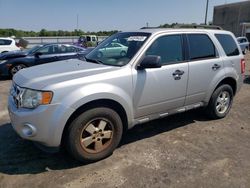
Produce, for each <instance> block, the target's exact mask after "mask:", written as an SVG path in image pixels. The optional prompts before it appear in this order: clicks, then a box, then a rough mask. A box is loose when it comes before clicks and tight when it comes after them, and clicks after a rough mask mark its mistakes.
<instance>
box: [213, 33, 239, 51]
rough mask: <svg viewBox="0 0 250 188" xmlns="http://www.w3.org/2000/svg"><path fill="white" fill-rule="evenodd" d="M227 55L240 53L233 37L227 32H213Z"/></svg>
mask: <svg viewBox="0 0 250 188" xmlns="http://www.w3.org/2000/svg"><path fill="white" fill-rule="evenodd" d="M215 37H216V38H217V39H218V41H219V42H220V44H221V46H222V48H223V49H224V51H225V53H226V55H227V56H237V55H239V54H240V52H239V49H238V46H237V44H236V43H235V41H234V39H233V37H232V36H231V35H227V34H215Z"/></svg>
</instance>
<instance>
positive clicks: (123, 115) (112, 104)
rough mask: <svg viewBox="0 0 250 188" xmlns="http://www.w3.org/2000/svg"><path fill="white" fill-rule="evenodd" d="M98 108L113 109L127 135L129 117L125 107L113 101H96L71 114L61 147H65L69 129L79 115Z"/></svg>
mask: <svg viewBox="0 0 250 188" xmlns="http://www.w3.org/2000/svg"><path fill="white" fill-rule="evenodd" d="M97 107H107V108H111V109H112V110H114V111H116V112H117V113H118V115H119V116H120V118H121V120H122V124H123V132H124V133H125V132H126V131H127V129H128V116H127V113H126V111H125V109H124V107H123V106H122V105H121V104H120V103H118V102H117V101H115V100H112V99H97V100H94V101H90V102H88V103H86V104H83V105H82V106H80V107H79V108H77V109H76V110H75V111H74V112H73V113H72V114H71V116H70V117H69V119H68V120H67V122H66V124H65V126H64V129H63V133H62V138H61V145H65V141H66V136H67V131H68V128H69V125H70V124H71V122H72V121H73V120H74V119H75V118H76V117H77V116H78V115H79V114H82V113H84V112H85V111H87V110H89V109H92V108H97Z"/></svg>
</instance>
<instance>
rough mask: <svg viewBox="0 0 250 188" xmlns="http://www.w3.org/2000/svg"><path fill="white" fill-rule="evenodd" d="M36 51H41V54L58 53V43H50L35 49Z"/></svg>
mask: <svg viewBox="0 0 250 188" xmlns="http://www.w3.org/2000/svg"><path fill="white" fill-rule="evenodd" d="M37 52H41V53H42V54H44V55H46V54H57V53H59V48H58V45H51V46H46V47H44V48H41V49H39V50H37Z"/></svg>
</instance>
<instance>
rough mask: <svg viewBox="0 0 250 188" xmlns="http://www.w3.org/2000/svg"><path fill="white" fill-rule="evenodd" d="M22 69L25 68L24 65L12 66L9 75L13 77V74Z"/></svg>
mask: <svg viewBox="0 0 250 188" xmlns="http://www.w3.org/2000/svg"><path fill="white" fill-rule="evenodd" d="M24 68H26V66H25V65H24V64H19V65H14V66H12V67H11V69H10V75H11V76H14V74H16V73H17V72H18V71H20V70H21V69H24Z"/></svg>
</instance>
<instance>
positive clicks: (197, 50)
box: [187, 34, 217, 60]
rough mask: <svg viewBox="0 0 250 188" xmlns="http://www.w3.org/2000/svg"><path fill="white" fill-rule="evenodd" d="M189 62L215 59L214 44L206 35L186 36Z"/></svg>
mask: <svg viewBox="0 0 250 188" xmlns="http://www.w3.org/2000/svg"><path fill="white" fill-rule="evenodd" d="M187 36H188V43H189V56H190V60H199V59H209V58H215V57H217V55H216V49H215V46H214V43H213V42H212V40H211V39H210V38H209V36H208V35H206V34H188V35H187Z"/></svg>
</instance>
